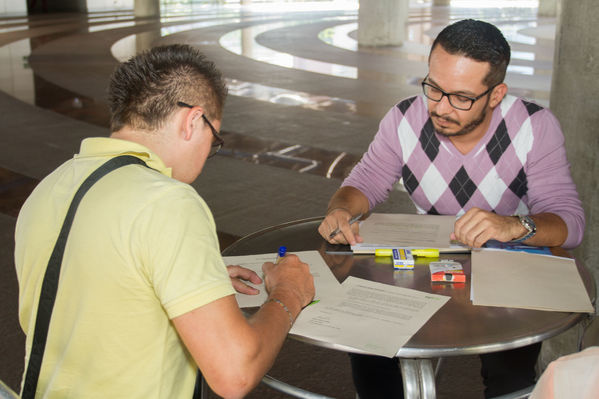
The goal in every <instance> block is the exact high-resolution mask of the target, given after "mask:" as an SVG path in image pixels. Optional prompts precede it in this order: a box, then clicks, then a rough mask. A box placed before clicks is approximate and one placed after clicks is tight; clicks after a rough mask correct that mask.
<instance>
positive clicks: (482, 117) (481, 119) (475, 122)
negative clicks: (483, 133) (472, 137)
mask: <svg viewBox="0 0 599 399" xmlns="http://www.w3.org/2000/svg"><path fill="white" fill-rule="evenodd" d="M433 116H434V117H437V118H441V119H444V120H446V121H449V122H453V123H456V124H457V125H458V126H459V122H458V121H456V120H455V119H451V118H446V117H443V116H440V115H439V114H437V113H436V112H435V111H431V117H433ZM486 116H487V110H486V107H485V108H483V111H482V112H481V114H480V115H479V117H478V118H476V119H474V120H472V121H470V122H468V123H467V124H466V125H464V127H462V129H460V130H458V131H457V132H454V133H446V132H442V131H439V129H436V128H435V131H436V132H437V133H439V134H440V135H441V136H445V137H457V136H464V135H466V134H468V133H470V132H471V131H473V130H474V129H476V128H477V127H478V126H480V124H481V123H483V122H484V121H485V117H486Z"/></svg>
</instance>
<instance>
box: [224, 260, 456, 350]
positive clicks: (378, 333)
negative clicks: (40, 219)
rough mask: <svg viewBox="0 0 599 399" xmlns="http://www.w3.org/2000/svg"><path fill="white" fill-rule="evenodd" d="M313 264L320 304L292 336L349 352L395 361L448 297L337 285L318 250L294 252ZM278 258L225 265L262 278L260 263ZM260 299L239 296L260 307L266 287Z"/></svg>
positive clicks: (359, 283)
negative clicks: (234, 265)
mask: <svg viewBox="0 0 599 399" xmlns="http://www.w3.org/2000/svg"><path fill="white" fill-rule="evenodd" d="M295 254H296V255H297V256H299V258H300V259H301V260H302V261H304V262H306V263H308V264H309V265H310V271H311V273H312V275H313V276H314V285H315V287H316V299H317V300H318V302H315V303H313V304H312V305H309V306H307V307H306V308H304V310H302V312H301V313H300V315H299V316H298V318H297V320H296V321H295V324H294V325H293V328H292V330H291V333H292V334H295V335H298V336H301V337H306V338H310V339H314V340H317V341H324V342H327V343H331V344H335V345H339V346H342V347H345V348H348V350H354V351H359V352H365V353H371V354H375V355H381V356H387V357H393V356H395V355H396V353H397V352H398V350H399V349H400V348H401V347H402V346H403V345H404V344H405V343H406V342H407V341H408V340H409V339H410V338H411V337H412V335H414V334H415V333H416V332H417V331H418V330H419V329H420V328H421V327H422V326H423V325H424V324H425V323H426V322H427V321H428V319H430V318H431V317H432V316H433V314H435V312H436V311H437V310H439V309H440V308H441V307H442V306H443V305H444V304H445V303H446V302H447V301H448V300H449V297H447V296H442V295H435V294H429V293H426V292H420V291H415V290H411V289H407V288H401V287H396V286H393V285H388V284H382V283H376V282H372V281H367V280H362V279H358V278H354V277H348V278H347V279H345V281H344V282H343V285H341V284H339V282H338V281H337V279H336V278H335V276H334V275H333V273H332V272H331V270H330V269H329V267H328V266H327V264H326V263H325V261H324V259H322V257H321V256H320V254H319V253H318V252H317V251H304V252H295ZM275 257H276V254H263V255H250V256H228V257H225V258H224V261H225V263H226V264H228V265H229V264H238V265H241V266H244V267H247V268H249V269H252V270H254V271H255V272H256V273H258V274H259V275H262V263H264V262H271V261H273V260H274V259H275ZM256 288H258V289H259V290H260V294H259V295H243V294H237V302H238V303H239V306H240V307H254V306H260V305H262V304H263V303H264V301H265V300H266V297H267V294H266V290H265V289H264V285H263V284H262V285H261V286H257V287H256Z"/></svg>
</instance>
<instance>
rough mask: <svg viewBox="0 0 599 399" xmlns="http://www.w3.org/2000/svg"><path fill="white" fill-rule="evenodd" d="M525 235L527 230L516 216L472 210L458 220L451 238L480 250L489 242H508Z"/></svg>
mask: <svg viewBox="0 0 599 399" xmlns="http://www.w3.org/2000/svg"><path fill="white" fill-rule="evenodd" d="M524 233H526V229H525V228H524V226H522V224H520V221H519V220H518V218H517V217H515V216H500V215H497V214H496V213H493V212H488V211H483V210H482V209H479V208H472V209H470V210H468V212H466V213H465V214H464V215H463V216H462V217H460V218H459V219H458V220H456V222H455V225H454V227H453V233H451V237H450V238H451V239H452V240H458V241H460V242H461V243H463V244H466V245H468V246H470V247H473V248H480V247H481V246H482V245H483V244H484V243H486V242H487V241H489V240H497V241H501V242H508V241H511V240H513V239H516V238H518V237H522V236H523V235H524Z"/></svg>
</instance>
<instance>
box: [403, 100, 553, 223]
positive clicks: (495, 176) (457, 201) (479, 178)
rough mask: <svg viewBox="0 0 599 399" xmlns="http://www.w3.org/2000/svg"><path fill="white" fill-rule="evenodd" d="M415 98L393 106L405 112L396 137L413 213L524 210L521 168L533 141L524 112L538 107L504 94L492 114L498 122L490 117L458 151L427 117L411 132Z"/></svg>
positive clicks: (530, 112) (416, 105)
mask: <svg viewBox="0 0 599 399" xmlns="http://www.w3.org/2000/svg"><path fill="white" fill-rule="evenodd" d="M417 99H419V98H418V97H412V98H409V99H407V100H404V101H402V102H401V103H399V104H398V105H397V107H398V108H399V109H400V111H401V112H402V114H404V115H405V118H403V119H402V123H400V125H399V126H398V129H397V135H398V139H399V142H400V146H401V150H402V158H403V160H404V162H403V167H402V171H401V175H402V178H403V184H404V187H405V188H406V190H407V191H408V193H409V194H410V197H411V198H412V200H413V201H414V203H415V204H416V206H417V208H418V211H419V212H420V213H429V214H440V215H447V214H456V215H461V214H463V213H464V212H465V211H466V210H468V209H469V208H471V207H473V206H477V207H479V208H482V209H486V210H489V211H496V212H499V213H502V214H514V213H523V214H527V213H528V212H529V210H528V207H527V205H526V203H527V191H528V190H527V179H526V172H525V169H524V167H525V164H526V157H527V153H528V152H529V151H530V149H531V148H532V146H533V143H534V136H533V132H532V128H531V124H530V115H533V114H534V113H535V112H537V111H539V110H540V109H542V107H540V106H538V105H536V104H534V103H527V102H524V101H517V99H516V98H515V97H512V96H508V97H506V98H505V99H504V100H503V102H502V104H501V107H500V111H501V118H494V119H500V120H493V121H492V123H491V127H492V128H491V129H489V131H488V132H487V134H486V136H485V137H484V138H483V140H481V143H479V145H478V146H477V147H475V148H474V149H473V150H472V151H471V152H470V153H468V154H466V155H463V154H461V153H460V152H459V151H457V149H456V148H455V147H454V146H453V145H452V144H451V142H450V141H449V140H448V139H446V138H445V137H442V136H439V135H437V134H435V131H434V129H433V124H432V121H431V119H430V118H428V119H427V121H426V123H425V124H424V126H422V127H420V126H416V129H417V130H415V129H414V126H412V125H411V124H410V123H409V120H410V119H411V118H410V113H411V112H422V109H421V108H422V105H423V102H422V101H419V102H417V101H416V100H417ZM499 205H501V206H500V208H501V209H497V207H498V206H499Z"/></svg>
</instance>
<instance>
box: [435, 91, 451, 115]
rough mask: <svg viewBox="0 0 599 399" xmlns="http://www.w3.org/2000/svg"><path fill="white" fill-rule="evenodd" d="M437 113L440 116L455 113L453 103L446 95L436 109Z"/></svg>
mask: <svg viewBox="0 0 599 399" xmlns="http://www.w3.org/2000/svg"><path fill="white" fill-rule="evenodd" d="M435 111H436V112H437V114H439V115H446V114H449V113H450V112H453V107H452V106H451V103H450V102H449V97H447V96H445V95H444V96H443V97H441V100H440V101H439V102H438V103H437V106H436V107H435Z"/></svg>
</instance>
